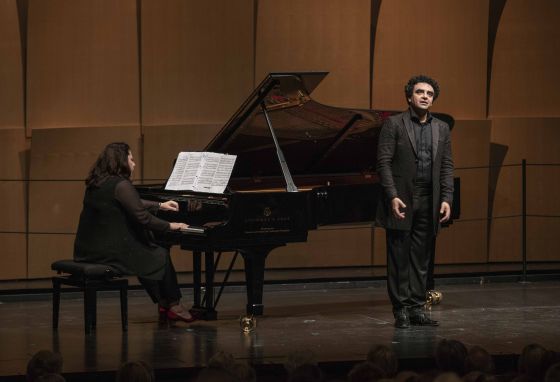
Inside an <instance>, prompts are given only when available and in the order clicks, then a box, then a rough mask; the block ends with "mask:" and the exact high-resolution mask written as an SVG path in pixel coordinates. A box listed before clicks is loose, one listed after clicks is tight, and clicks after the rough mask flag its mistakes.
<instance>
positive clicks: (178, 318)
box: [167, 309, 197, 322]
mask: <svg viewBox="0 0 560 382" xmlns="http://www.w3.org/2000/svg"><path fill="white" fill-rule="evenodd" d="M181 313H183V312H181ZM184 313H189V312H188V310H187V311H185V312H184ZM167 318H168V319H170V320H172V321H183V322H194V321H196V320H197V318H196V317H195V316H193V315H190V313H189V317H185V316H183V315H182V314H180V313H176V312H174V311H172V310H171V309H169V310H168V311H167Z"/></svg>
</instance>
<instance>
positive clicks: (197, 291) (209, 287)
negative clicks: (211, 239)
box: [190, 251, 218, 320]
mask: <svg viewBox="0 0 560 382" xmlns="http://www.w3.org/2000/svg"><path fill="white" fill-rule="evenodd" d="M204 263H205V276H206V287H205V293H204V300H203V301H201V294H202V293H201V289H202V288H201V286H202V256H201V253H200V251H194V252H193V300H194V304H193V307H192V309H191V310H190V312H191V314H193V315H195V316H196V317H198V318H201V319H203V320H216V319H217V318H218V312H216V309H215V306H214V271H215V270H214V252H211V251H209V252H204ZM203 305H204V306H203Z"/></svg>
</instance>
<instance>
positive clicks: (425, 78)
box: [404, 74, 439, 101]
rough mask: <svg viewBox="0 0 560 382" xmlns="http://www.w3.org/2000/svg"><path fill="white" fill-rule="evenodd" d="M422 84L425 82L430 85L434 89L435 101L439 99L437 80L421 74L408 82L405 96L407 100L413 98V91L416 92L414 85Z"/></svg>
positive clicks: (405, 86) (405, 87)
mask: <svg viewBox="0 0 560 382" xmlns="http://www.w3.org/2000/svg"><path fill="white" fill-rule="evenodd" d="M420 82H425V83H427V84H429V85H430V86H431V87H433V88H434V101H435V100H436V99H437V97H439V85H438V83H437V81H436V80H434V79H433V78H431V77H428V76H425V75H423V74H420V75H418V76H414V77H412V78H411V79H410V80H408V83H407V84H406V85H404V94H405V96H406V100H407V101H408V99H409V98H410V97H412V91H413V90H414V85H416V84H419V83H420Z"/></svg>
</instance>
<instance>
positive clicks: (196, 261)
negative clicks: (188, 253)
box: [193, 251, 202, 308]
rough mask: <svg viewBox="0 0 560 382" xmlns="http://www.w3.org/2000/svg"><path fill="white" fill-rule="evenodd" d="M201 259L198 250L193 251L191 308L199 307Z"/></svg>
mask: <svg viewBox="0 0 560 382" xmlns="http://www.w3.org/2000/svg"><path fill="white" fill-rule="evenodd" d="M201 275H202V259H201V256H200V252H199V251H194V252H193V300H194V306H193V308H200V307H201V306H200V286H201V283H202V280H201Z"/></svg>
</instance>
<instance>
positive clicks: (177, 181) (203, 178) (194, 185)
mask: <svg viewBox="0 0 560 382" xmlns="http://www.w3.org/2000/svg"><path fill="white" fill-rule="evenodd" d="M236 158H237V156H236V155H228V154H220V153H211V152H180V153H179V155H178V156H177V161H176V162H175V166H174V167H173V171H172V172H171V176H170V177H169V180H168V181H167V184H166V186H165V189H166V190H175V191H186V190H190V191H199V192H211V193H217V194H220V193H223V192H224V190H225V189H226V186H227V184H228V182H229V178H230V177H231V172H232V171H233V166H234V165H235V159H236Z"/></svg>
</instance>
